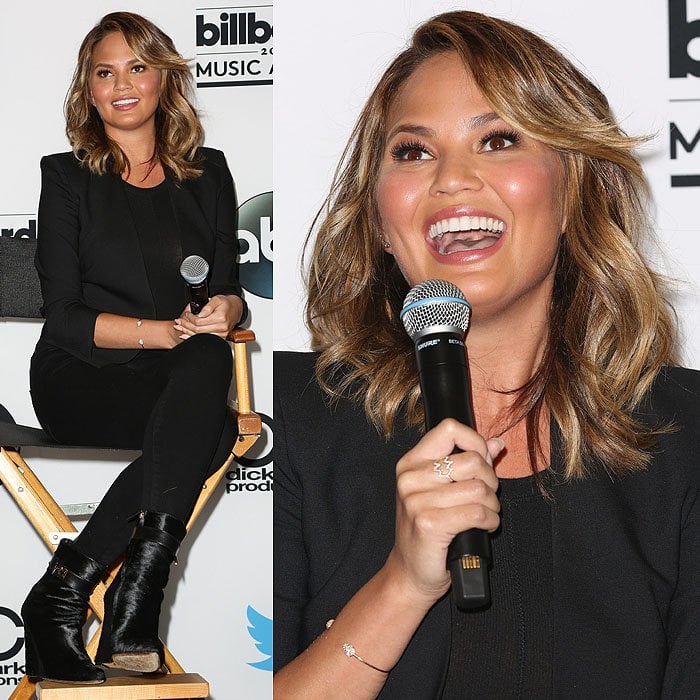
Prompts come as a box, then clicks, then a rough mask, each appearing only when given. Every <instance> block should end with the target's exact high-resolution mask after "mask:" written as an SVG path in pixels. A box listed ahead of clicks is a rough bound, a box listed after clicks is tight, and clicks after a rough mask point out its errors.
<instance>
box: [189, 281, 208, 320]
mask: <svg viewBox="0 0 700 700" xmlns="http://www.w3.org/2000/svg"><path fill="white" fill-rule="evenodd" d="M187 288H188V289H189V291H190V310H191V311H192V313H193V314H195V316H196V315H197V314H198V313H199V312H200V311H201V310H202V309H203V308H204V307H205V306H206V305H207V303H208V301H209V285H208V284H207V281H206V280H204V282H200V283H199V284H190V283H188V284H187Z"/></svg>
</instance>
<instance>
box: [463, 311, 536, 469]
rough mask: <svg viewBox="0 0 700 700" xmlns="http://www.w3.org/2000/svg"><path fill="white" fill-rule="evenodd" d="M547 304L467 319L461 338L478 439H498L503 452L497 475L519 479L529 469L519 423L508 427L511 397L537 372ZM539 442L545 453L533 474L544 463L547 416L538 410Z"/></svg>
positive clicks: (523, 433) (510, 419) (521, 426)
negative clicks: (464, 338) (467, 326)
mask: <svg viewBox="0 0 700 700" xmlns="http://www.w3.org/2000/svg"><path fill="white" fill-rule="evenodd" d="M548 308H549V304H548V303H546V304H539V305H537V306H536V308H535V309H533V308H529V309H528V310H527V312H525V310H524V309H515V308H514V309H512V310H510V311H508V312H506V313H500V314H498V315H497V317H494V318H493V319H489V318H482V319H480V318H479V317H478V316H477V317H475V318H474V319H473V322H472V325H471V326H470V329H469V333H468V335H467V348H468V354H469V370H470V376H471V384H472V400H473V405H474V415H475V419H476V423H477V429H478V431H479V432H480V433H481V434H482V435H483V436H484V437H487V438H488V437H493V436H496V435H503V439H504V440H505V441H506V450H505V451H504V453H503V455H502V457H501V458H500V459H499V462H498V464H497V467H496V473H497V474H498V475H499V476H501V477H504V476H511V477H512V476H525V475H526V474H529V473H530V471H531V469H530V465H529V460H528V453H527V433H526V430H525V421H524V420H520V421H518V423H517V424H515V425H512V420H513V416H512V415H511V414H510V409H511V408H512V406H513V403H514V401H515V399H516V398H517V395H516V394H511V393H505V392H510V391H513V390H514V389H519V388H520V387H522V386H523V385H524V384H525V383H526V382H527V381H528V380H529V379H530V378H531V377H532V375H533V374H534V372H535V371H536V370H537V368H538V366H539V364H540V362H541V359H542V355H543V353H544V349H545V346H546V343H547V335H548V323H549V322H548ZM539 437H540V441H541V444H542V447H543V448H544V449H545V451H546V454H545V455H544V459H542V460H541V464H538V465H537V468H538V469H542V468H544V467H545V466H547V463H548V461H549V454H548V447H549V442H548V440H549V412H548V411H544V412H543V415H542V417H541V421H540V426H539Z"/></svg>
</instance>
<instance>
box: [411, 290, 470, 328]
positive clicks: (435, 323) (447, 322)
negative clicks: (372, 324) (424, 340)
mask: <svg viewBox="0 0 700 700" xmlns="http://www.w3.org/2000/svg"><path fill="white" fill-rule="evenodd" d="M400 316H401V320H402V321H403V325H404V328H405V329H406V332H407V333H408V335H409V336H411V339H412V340H413V341H416V340H417V339H418V338H420V337H422V336H424V335H427V334H428V333H439V332H445V331H448V332H449V331H452V332H454V331H459V332H461V333H464V332H465V331H466V330H467V327H468V326H469V317H470V316H471V306H469V302H468V301H467V300H466V298H465V296H464V294H462V290H461V289H459V287H457V286H456V285H454V284H452V282H447V281H446V280H426V281H425V282H421V283H420V284H417V285H416V286H415V287H413V288H412V289H411V290H410V291H409V292H408V294H407V295H406V298H405V300H404V303H403V309H402V310H401V314H400Z"/></svg>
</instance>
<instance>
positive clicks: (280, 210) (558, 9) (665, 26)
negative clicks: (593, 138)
mask: <svg viewBox="0 0 700 700" xmlns="http://www.w3.org/2000/svg"><path fill="white" fill-rule="evenodd" d="M453 9H471V10H477V11H482V12H486V13H487V14H492V15H496V16H499V17H503V18H504V19H508V20H511V21H513V22H516V23H518V24H522V25H524V26H526V27H528V28H530V29H533V30H534V31H536V32H537V33H539V34H541V35H543V36H544V37H545V38H547V39H548V40H550V41H551V42H553V43H554V44H555V45H556V46H557V47H559V48H560V49H562V50H563V51H564V53H565V54H566V55H568V56H569V57H570V58H572V59H573V60H574V62H575V63H576V64H577V65H578V66H581V67H583V69H584V70H585V71H586V73H587V74H588V75H589V76H591V77H592V78H593V79H594V80H595V81H596V82H597V84H598V85H599V86H600V87H601V88H602V89H603V91H604V92H605V94H606V95H607V96H608V98H609V100H610V103H611V104H612V106H613V109H614V111H615V114H616V115H617V118H618V119H619V120H620V121H621V123H622V125H623V128H624V129H625V130H626V131H627V132H628V133H630V134H646V135H651V136H653V137H654V138H653V139H652V141H651V142H650V143H649V144H648V146H646V147H645V148H644V149H643V151H642V156H643V161H644V165H645V168H646V172H647V175H648V178H649V180H650V183H651V187H652V192H653V198H654V202H653V206H654V217H655V225H656V232H657V234H658V237H659V238H660V242H661V251H657V253H656V257H657V259H658V263H659V266H660V267H661V269H662V271H665V272H667V273H668V274H669V275H670V276H671V277H673V278H674V279H675V280H677V289H678V291H677V296H676V300H675V307H676V309H677V311H678V314H679V316H680V320H681V325H682V330H683V334H684V338H685V344H684V345H685V348H684V361H685V363H686V364H688V365H690V366H693V367H700V301H699V299H698V281H699V280H700V224H698V211H700V80H699V78H700V0H653V1H652V2H647V3H645V4H644V6H643V7H642V5H641V4H640V3H639V2H636V1H635V0H617V1H616V2H610V0H568V1H567V2H561V1H560V0H537V1H536V2H534V1H533V0H529V1H527V2H526V1H524V0H462V2H454V1H451V2H450V1H446V0H390V1H389V2H376V0H356V1H355V2H352V3H327V2H320V1H319V0H295V1H294V2H285V3H280V4H279V7H278V8H276V13H275V20H276V24H277V27H278V28H279V31H278V35H277V40H276V48H277V51H278V66H277V67H276V68H277V70H276V75H275V120H274V125H273V129H274V133H275V157H274V173H275V174H274V180H275V190H276V200H275V207H276V209H277V216H278V220H279V221H281V222H282V231H283V235H281V236H278V241H277V244H278V247H277V259H278V264H277V267H276V270H275V297H276V300H277V302H276V314H275V328H274V336H275V346H276V347H277V348H280V349H304V348H306V346H307V334H306V332H305V329H304V325H303V317H302V313H301V311H300V310H299V309H300V306H301V304H302V301H301V300H302V299H303V287H302V284H301V282H300V274H299V259H300V251H301V245H302V242H303V239H304V236H305V235H306V232H307V229H308V228H309V226H310V224H311V222H312V219H313V216H314V214H315V213H316V212H317V211H318V209H319V207H320V205H321V204H322V202H323V199H324V196H325V194H326V192H327V190H328V187H329V184H330V182H331V178H332V176H333V171H334V168H335V166H336V163H337V161H338V158H339V157H340V154H341V152H342V148H343V146H344V144H345V141H346V139H347V138H348V136H349V134H350V131H351V128H352V126H353V124H354V121H355V119H356V118H357V116H358V114H359V112H360V109H361V107H362V105H363V103H364V101H365V99H366V97H367V95H368V93H369V91H370V89H371V88H372V87H373V86H374V85H375V83H376V81H377V80H378V78H379V76H380V75H381V73H382V72H383V70H384V68H385V67H386V66H387V64H388V63H389V61H390V59H391V58H392V57H393V56H394V55H395V54H396V53H397V52H398V51H399V50H400V49H402V48H403V47H404V46H405V44H406V42H407V40H408V38H409V37H410V34H411V30H412V29H413V28H414V27H415V26H416V25H417V24H419V23H420V22H421V21H423V20H425V19H427V18H428V17H430V16H432V15H434V14H437V13H439V12H443V11H447V10H453ZM279 261H283V262H282V264H280V263H279Z"/></svg>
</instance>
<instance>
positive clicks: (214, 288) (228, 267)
mask: <svg viewBox="0 0 700 700" xmlns="http://www.w3.org/2000/svg"><path fill="white" fill-rule="evenodd" d="M209 157H210V158H211V160H212V167H213V168H215V169H216V171H217V176H218V177H217V180H218V192H217V197H216V240H215V242H214V259H213V263H212V270H211V277H210V282H209V293H210V294H211V296H214V295H215V294H235V295H237V296H242V289H241V285H240V283H239V281H238V273H237V256H238V237H237V226H238V222H237V215H236V191H235V188H234V186H233V177H232V176H231V171H230V170H229V168H228V165H227V163H226V157H225V156H224V154H223V153H222V152H221V151H214V150H210V151H209Z"/></svg>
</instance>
